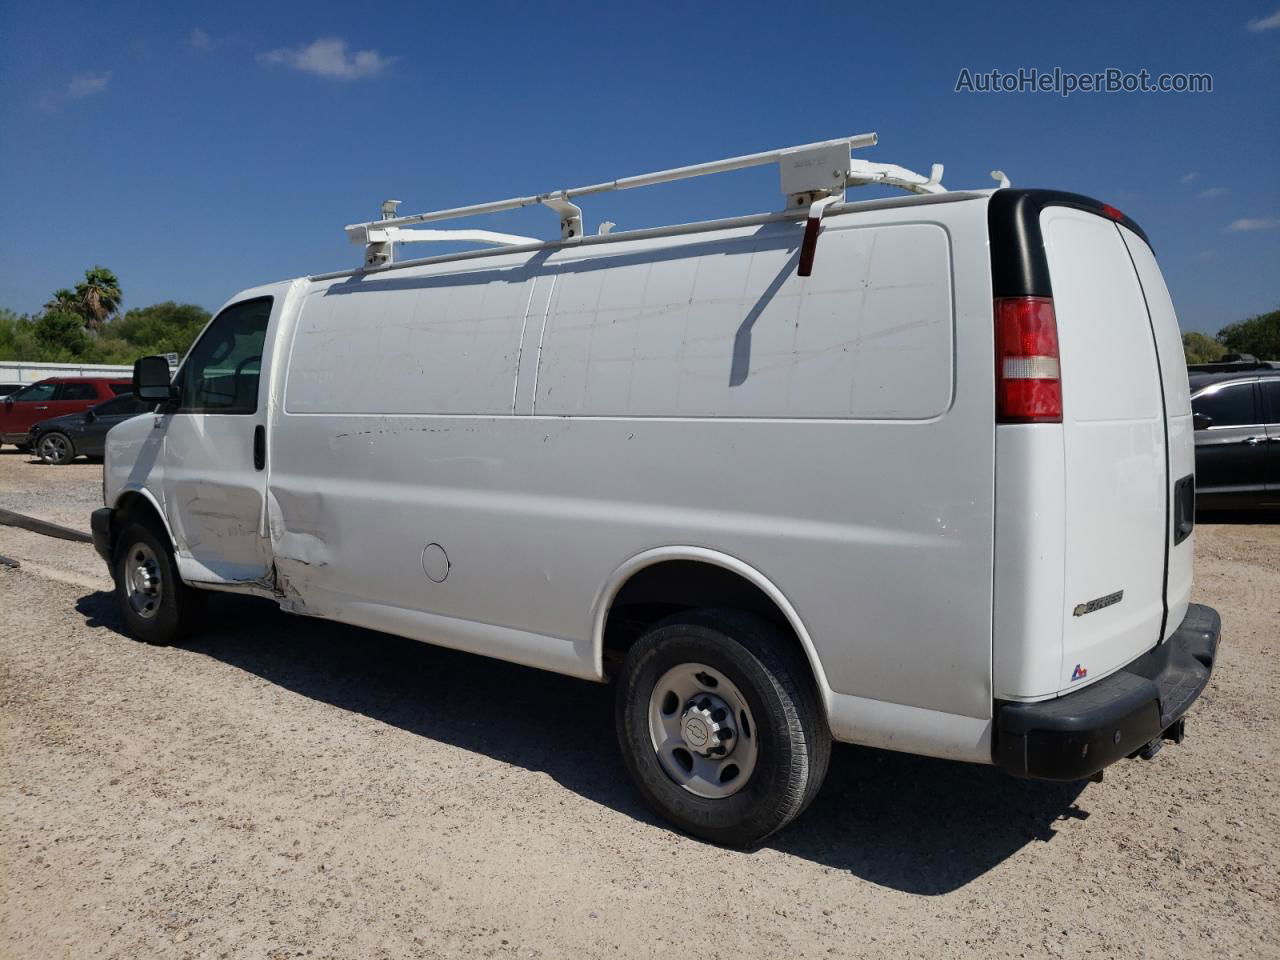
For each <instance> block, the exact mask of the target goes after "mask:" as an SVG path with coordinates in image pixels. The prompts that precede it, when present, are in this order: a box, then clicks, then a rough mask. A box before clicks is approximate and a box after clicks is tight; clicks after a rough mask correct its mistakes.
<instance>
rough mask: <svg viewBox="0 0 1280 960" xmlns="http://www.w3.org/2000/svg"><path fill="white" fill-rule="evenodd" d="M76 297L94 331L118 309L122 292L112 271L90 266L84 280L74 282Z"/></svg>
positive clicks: (87, 322) (83, 314)
mask: <svg viewBox="0 0 1280 960" xmlns="http://www.w3.org/2000/svg"><path fill="white" fill-rule="evenodd" d="M56 296H57V295H56V294H55V297H56ZM76 298H77V299H78V300H79V301H80V314H81V316H83V317H84V321H85V323H86V324H88V325H89V329H90V330H92V331H94V332H95V333H96V332H97V331H99V330H101V329H102V327H103V325H104V324H105V323H106V322H107V321H108V320H109V319H110V318H111V317H112V316H113V315H114V314H115V313H116V311H117V310H119V309H120V301H121V300H122V299H123V294H121V292H120V281H119V280H118V279H116V275H115V274H114V273H112V272H111V271H110V270H108V269H107V268H106V267H92V268H90V269H88V270H86V271H85V272H84V280H82V281H81V282H80V283H77V284H76Z"/></svg>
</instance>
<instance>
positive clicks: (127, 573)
mask: <svg viewBox="0 0 1280 960" xmlns="http://www.w3.org/2000/svg"><path fill="white" fill-rule="evenodd" d="M124 589H125V595H126V596H127V597H128V598H129V606H130V607H132V608H133V612H134V613H136V614H137V615H138V616H140V617H142V618H143V619H144V620H150V619H151V618H152V617H154V616H155V615H156V614H157V613H158V612H159V610H160V601H161V600H162V599H164V583H163V581H162V580H161V578H160V561H159V560H158V559H157V558H156V554H155V551H154V550H152V549H151V548H150V547H149V546H147V545H146V544H145V543H141V542H139V543H135V544H134V545H133V546H132V547H130V548H129V552H128V553H127V554H126V555H125V561H124Z"/></svg>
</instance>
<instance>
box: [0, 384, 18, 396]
mask: <svg viewBox="0 0 1280 960" xmlns="http://www.w3.org/2000/svg"><path fill="white" fill-rule="evenodd" d="M21 389H22V384H20V383H0V397H7V396H9V394H11V393H17V392H18V391H19V390H21Z"/></svg>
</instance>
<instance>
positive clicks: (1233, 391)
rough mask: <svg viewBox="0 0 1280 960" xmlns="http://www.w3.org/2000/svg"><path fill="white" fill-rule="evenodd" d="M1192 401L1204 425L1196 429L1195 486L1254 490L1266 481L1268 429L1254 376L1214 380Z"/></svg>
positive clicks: (1220, 491)
mask: <svg viewBox="0 0 1280 960" xmlns="http://www.w3.org/2000/svg"><path fill="white" fill-rule="evenodd" d="M1191 406H1192V408H1193V409H1194V410H1195V412H1196V415H1197V416H1198V417H1202V418H1205V419H1204V420H1202V421H1201V422H1202V423H1204V422H1207V424H1208V425H1207V426H1204V427H1202V428H1201V429H1200V430H1197V431H1196V487H1197V489H1198V491H1199V492H1200V493H1202V494H1209V495H1218V496H1239V495H1245V496H1248V495H1253V494H1258V493H1261V492H1262V491H1263V489H1264V488H1265V486H1266V480H1265V476H1266V463H1267V446H1268V443H1267V429H1266V427H1265V426H1264V425H1263V423H1262V414H1261V412H1260V411H1259V409H1258V388H1257V385H1256V384H1254V383H1253V382H1252V381H1248V382H1245V383H1217V384H1214V385H1213V386H1211V387H1207V388H1206V389H1205V390H1204V391H1202V392H1201V393H1198V394H1197V395H1196V397H1195V399H1194V400H1192V401H1191Z"/></svg>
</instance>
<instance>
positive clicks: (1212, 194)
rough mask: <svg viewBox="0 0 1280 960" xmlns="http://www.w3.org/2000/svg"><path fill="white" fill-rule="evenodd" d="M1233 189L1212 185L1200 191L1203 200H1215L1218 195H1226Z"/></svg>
mask: <svg viewBox="0 0 1280 960" xmlns="http://www.w3.org/2000/svg"><path fill="white" fill-rule="evenodd" d="M1230 192H1231V191H1230V190H1228V189H1227V188H1226V187H1210V188H1209V189H1208V190H1201V191H1200V199H1201V200H1213V199H1215V198H1216V197H1225V196H1226V195H1227V194H1228V193H1230Z"/></svg>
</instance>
